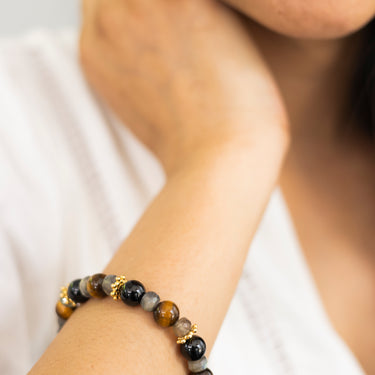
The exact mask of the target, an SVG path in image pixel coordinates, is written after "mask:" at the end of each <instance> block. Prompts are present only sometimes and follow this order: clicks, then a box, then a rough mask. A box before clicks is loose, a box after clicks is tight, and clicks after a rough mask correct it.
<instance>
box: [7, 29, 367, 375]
mask: <svg viewBox="0 0 375 375" xmlns="http://www.w3.org/2000/svg"><path fill="white" fill-rule="evenodd" d="M76 48H77V35H76V34H75V33H74V32H64V33H57V34H52V33H50V32H43V31H40V32H36V33H33V34H31V35H29V36H27V37H25V38H20V39H12V40H8V41H7V40H3V41H1V42H0V297H1V299H0V300H1V307H0V374H4V375H21V374H25V373H26V372H27V371H28V370H29V369H30V368H31V367H32V365H33V364H34V363H35V362H36V361H37V360H38V358H39V357H40V356H41V354H42V353H43V352H44V350H45V349H46V347H47V346H48V345H49V343H50V342H51V341H52V340H53V338H54V337H55V335H56V329H57V322H56V316H55V311H54V308H55V303H56V300H57V297H58V293H59V288H60V286H61V285H66V284H67V283H68V282H69V281H71V280H73V279H75V278H77V277H83V276H85V275H87V274H93V273H97V272H99V271H100V270H101V269H103V268H104V266H105V265H106V264H107V262H108V261H109V259H110V258H111V257H112V255H113V254H114V252H115V251H116V249H117V247H118V245H119V244H120V242H121V241H122V240H123V239H124V237H126V236H127V234H128V233H129V232H130V231H131V229H132V227H133V225H134V224H135V223H136V221H137V219H138V218H139V216H140V215H141V213H142V212H143V210H144V209H145V207H146V206H147V204H148V202H149V201H150V200H151V199H152V197H154V196H155V194H157V192H158V191H159V189H160V188H161V186H162V184H163V182H164V175H163V172H162V169H161V167H160V165H159V164H158V162H157V161H156V159H155V158H154V157H153V156H152V155H151V154H150V153H149V152H148V150H147V149H146V148H145V147H144V146H143V145H142V144H140V143H139V142H138V140H137V139H136V138H135V137H134V136H133V135H132V134H131V133H130V132H129V131H128V130H127V129H126V127H125V126H124V125H122V124H120V123H119V122H118V121H117V120H116V119H115V118H114V116H113V115H112V114H111V113H110V111H108V109H107V108H105V106H104V105H103V104H102V103H101V102H100V101H99V100H98V98H97V97H96V96H95V95H94V94H93V93H92V92H91V91H90V89H89V87H88V86H87V83H86V82H85V80H84V78H83V76H82V72H81V70H80V67H79V64H78V61H77V50H76ZM249 254H250V255H249V257H248V260H247V262H246V265H245V268H244V272H243V276H242V279H241V281H240V284H239V286H238V290H237V292H236V294H235V296H234V299H233V302H232V304H231V307H230V310H229V311H228V314H227V316H226V319H225V321H224V324H223V326H222V329H221V331H220V333H219V336H218V339H217V341H216V344H215V346H214V348H213V350H212V354H211V356H210V368H211V369H212V370H213V371H214V373H215V375H227V374H254V375H273V374H283V375H364V372H363V370H361V368H360V366H359V364H358V362H357V360H356V358H355V357H354V355H353V354H352V352H351V351H350V350H349V349H348V347H347V346H346V345H345V343H344V342H343V340H342V339H341V338H340V337H339V336H338V335H337V333H336V332H335V331H334V329H333V327H332V325H331V324H330V322H329V321H328V318H327V315H326V313H325V311H324V309H323V306H322V303H321V300H320V299H319V296H318V293H317V290H316V286H315V284H314V282H313V279H312V277H311V275H310V273H309V270H308V268H307V265H306V263H305V259H304V258H303V253H302V251H301V249H300V246H299V243H298V240H297V238H296V235H295V232H294V229H293V226H292V222H291V219H290V216H289V214H288V211H287V207H286V205H285V202H284V200H283V196H282V193H281V190H280V189H279V188H276V189H275V191H274V192H273V195H272V198H271V200H270V202H269V205H268V208H267V210H266V213H265V215H264V217H263V220H262V222H261V225H260V227H259V230H258V231H257V234H256V237H255V239H254V242H253V244H252V246H251V251H250V252H249Z"/></svg>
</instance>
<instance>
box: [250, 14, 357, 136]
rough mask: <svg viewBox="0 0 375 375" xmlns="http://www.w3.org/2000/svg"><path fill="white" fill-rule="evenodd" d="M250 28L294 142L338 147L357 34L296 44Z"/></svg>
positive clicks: (347, 99)
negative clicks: (282, 103)
mask: <svg viewBox="0 0 375 375" xmlns="http://www.w3.org/2000/svg"><path fill="white" fill-rule="evenodd" d="M248 25H249V29H250V32H251V33H252V35H253V37H254V39H255V41H256V42H257V44H258V46H259V48H260V50H261V52H262V53H263V55H264V57H265V59H266V61H267V63H268V64H269V66H270V68H271V71H272V72H273V74H274V77H275V79H276V81H277V83H278V85H279V88H280V90H281V93H282V95H283V98H284V100H285V105H286V107H287V111H288V114H289V118H290V126H291V134H292V139H294V140H308V141H309V142H311V141H313V140H317V141H319V142H327V141H328V142H337V139H338V137H337V129H339V128H340V127H341V128H342V126H345V125H347V124H346V122H347V121H348V111H349V108H350V102H349V97H348V93H349V92H350V85H351V81H352V74H353V71H354V67H355V64H356V61H355V59H356V55H357V51H358V47H359V45H360V40H361V38H360V37H359V34H360V33H357V34H354V35H351V36H349V37H346V38H342V39H339V40H319V41H318V40H298V39H292V38H288V37H285V36H282V35H280V34H276V33H274V32H272V31H270V30H269V29H266V28H263V27H262V26H260V25H259V24H256V23H255V22H253V21H251V20H249V23H248Z"/></svg>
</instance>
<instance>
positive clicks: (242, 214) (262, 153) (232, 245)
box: [30, 134, 285, 375]
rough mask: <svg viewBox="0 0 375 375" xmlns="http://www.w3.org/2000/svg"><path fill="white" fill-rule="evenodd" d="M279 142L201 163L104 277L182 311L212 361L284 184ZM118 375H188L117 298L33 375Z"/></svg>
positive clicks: (237, 148) (229, 150)
mask: <svg viewBox="0 0 375 375" xmlns="http://www.w3.org/2000/svg"><path fill="white" fill-rule="evenodd" d="M272 136H274V139H273V141H271V142H269V141H267V142H266V141H265V140H256V142H255V141H254V144H250V143H247V142H246V141H245V140H238V142H237V143H236V142H233V143H231V144H225V145H220V147H219V146H218V147H217V149H215V150H212V151H210V152H208V153H207V154H197V155H195V156H196V157H194V158H192V159H191V160H189V162H187V164H186V166H184V168H182V169H180V170H179V171H178V172H177V173H175V174H174V175H173V176H171V177H170V178H169V180H168V182H167V184H166V185H165V187H164V189H163V190H162V191H161V192H160V194H159V195H158V196H157V197H156V199H155V200H154V201H153V203H152V204H151V205H150V207H149V208H148V209H147V211H146V212H145V213H144V215H143V217H142V218H141V220H140V221H139V223H138V224H137V225H136V227H135V228H134V230H133V232H132V233H131V235H130V236H129V238H128V239H127V240H126V241H125V242H124V244H123V245H122V246H121V248H120V249H119V251H118V252H117V254H116V255H115V257H114V258H113V259H112V260H111V262H110V263H109V264H108V265H107V267H106V268H105V270H104V272H105V273H108V274H110V273H111V274H125V275H127V278H132V279H138V280H140V281H142V282H143V283H145V285H146V287H147V289H148V290H154V291H157V292H158V293H159V294H160V296H161V298H162V299H169V300H172V301H174V302H175V303H176V304H177V305H178V306H179V308H180V312H181V315H182V316H186V317H188V318H189V319H191V320H192V321H193V322H196V323H198V324H199V334H201V335H202V336H203V337H204V338H205V340H206V342H207V345H208V351H209V350H210V349H211V348H212V345H213V343H214V340H215V337H216V335H217V333H218V330H219V328H220V325H221V323H222V321H223V318H224V316H225V314H226V311H227V308H228V305H229V303H230V300H231V298H232V296H233V294H234V291H235V288H236V285H237V282H238V280H239V277H240V275H241V271H242V266H243V262H244V259H245V257H246V254H247V250H248V247H249V244H250V241H251V238H252V236H253V234H254V232H255V229H256V226H257V223H258V221H259V218H260V216H261V213H262V210H263V209H264V207H265V204H266V202H267V200H268V198H269V194H270V192H271V189H272V188H273V186H274V183H275V181H276V178H277V174H278V170H279V167H280V162H281V160H282V155H283V152H284V146H285V143H284V141H283V140H281V139H280V138H279V137H278V136H277V135H272V134H270V137H272ZM280 141H281V142H280ZM98 271H100V270H98ZM78 276H80V275H77V277H78ZM82 276H83V275H82ZM235 344H236V343H233V342H230V343H228V345H235ZM228 361H230V358H228ZM115 372H118V373H124V374H139V375H150V374H153V375H158V374H160V375H165V374H174V375H177V374H181V375H182V374H186V373H187V370H186V361H185V360H184V359H183V357H182V356H181V355H180V354H179V353H178V351H177V345H176V343H175V337H174V334H173V332H171V329H162V328H159V327H158V326H157V325H156V324H155V322H154V321H153V318H152V314H149V313H145V312H144V311H143V310H142V309H141V308H139V307H138V308H131V307H128V306H126V305H125V304H124V303H122V302H115V301H113V300H112V299H109V298H108V299H105V300H93V299H91V300H90V301H88V302H87V303H86V304H85V305H83V306H81V307H80V308H79V309H77V310H76V311H75V312H74V314H73V315H72V317H71V318H70V319H69V321H68V322H67V323H66V324H65V326H64V328H63V329H62V330H61V332H60V333H59V334H58V335H57V337H56V339H55V340H54V341H53V343H52V344H51V345H50V347H49V348H48V349H47V351H46V352H45V353H44V355H43V356H42V358H41V359H40V360H39V362H38V363H37V364H36V365H35V367H34V368H33V369H32V371H31V372H30V374H31V375H41V374H54V375H60V374H61V375H63V374H64V375H67V374H68V375H70V374H71V375H73V374H74V375H75V374H81V375H84V374H90V375H93V374H101V373H115Z"/></svg>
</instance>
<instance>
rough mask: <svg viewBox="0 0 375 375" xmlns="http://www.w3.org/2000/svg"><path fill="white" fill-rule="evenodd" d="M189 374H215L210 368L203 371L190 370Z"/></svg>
mask: <svg viewBox="0 0 375 375" xmlns="http://www.w3.org/2000/svg"><path fill="white" fill-rule="evenodd" d="M189 375H213V373H212V371H211V370H210V369H208V368H206V369H205V370H203V371H201V372H190V373H189Z"/></svg>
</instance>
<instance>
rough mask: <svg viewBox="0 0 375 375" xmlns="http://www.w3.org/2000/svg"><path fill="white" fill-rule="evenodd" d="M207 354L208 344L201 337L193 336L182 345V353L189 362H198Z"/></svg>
mask: <svg viewBox="0 0 375 375" xmlns="http://www.w3.org/2000/svg"><path fill="white" fill-rule="evenodd" d="M205 352H206V343H205V342H204V340H203V339H202V338H201V337H199V336H193V337H192V338H191V339H190V340H187V341H186V342H185V344H182V345H181V353H182V355H183V356H184V357H185V358H186V359H187V360H188V361H198V359H201V358H202V357H203V356H204V353H205Z"/></svg>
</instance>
